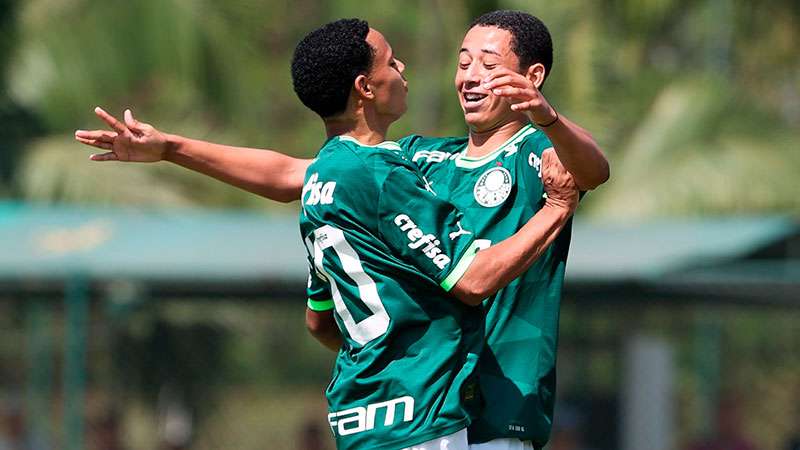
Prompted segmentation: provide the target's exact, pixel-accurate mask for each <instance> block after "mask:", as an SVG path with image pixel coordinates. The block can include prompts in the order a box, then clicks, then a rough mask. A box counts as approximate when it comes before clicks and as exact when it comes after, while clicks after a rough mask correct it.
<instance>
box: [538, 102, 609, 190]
mask: <svg viewBox="0 0 800 450" xmlns="http://www.w3.org/2000/svg"><path fill="white" fill-rule="evenodd" d="M542 131H544V132H545V134H547V137H548V138H549V139H550V142H552V143H553V149H554V150H555V151H556V154H558V159H560V160H561V163H562V164H563V165H564V167H565V168H566V169H567V171H568V172H569V173H571V174H572V177H573V178H574V179H575V184H577V185H578V188H579V189H580V190H582V191H588V190H590V189H594V188H596V187H597V186H600V185H601V184H603V183H605V182H606V180H608V177H609V166H608V160H607V159H606V157H605V155H604V154H603V151H602V150H600V147H599V146H598V145H597V143H596V142H595V140H594V138H593V137H592V135H591V134H589V132H588V131H586V130H584V129H583V128H581V127H580V126H578V125H577V124H576V123H574V122H572V121H570V120H569V119H567V118H566V117H564V116H560V117H559V120H557V121H556V122H555V123H554V124H553V125H550V126H549V127H546V128H543V129H542Z"/></svg>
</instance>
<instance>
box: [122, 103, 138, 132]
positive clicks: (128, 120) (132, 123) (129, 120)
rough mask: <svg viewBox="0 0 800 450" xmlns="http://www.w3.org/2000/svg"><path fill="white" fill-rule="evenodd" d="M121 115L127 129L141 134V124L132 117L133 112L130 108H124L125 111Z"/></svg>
mask: <svg viewBox="0 0 800 450" xmlns="http://www.w3.org/2000/svg"><path fill="white" fill-rule="evenodd" d="M123 117H124V118H125V125H127V126H128V129H130V130H131V131H134V132H136V133H137V134H141V132H142V129H141V124H140V123H139V121H138V120H136V119H134V118H133V112H131V110H130V109H126V110H125V113H123Z"/></svg>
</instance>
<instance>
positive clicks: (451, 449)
mask: <svg viewBox="0 0 800 450" xmlns="http://www.w3.org/2000/svg"><path fill="white" fill-rule="evenodd" d="M470 448H472V447H470V446H469V444H467V429H466V428H464V429H463V430H461V431H456V432H455V433H453V434H450V435H447V436H442V437H440V438H436V439H431V440H430V441H428V442H423V443H422V444H417V445H413V446H411V447H406V448H404V449H403V450H469V449H470Z"/></svg>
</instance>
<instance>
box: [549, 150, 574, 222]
mask: <svg viewBox="0 0 800 450" xmlns="http://www.w3.org/2000/svg"><path fill="white" fill-rule="evenodd" d="M542 184H544V191H545V193H546V194H547V201H546V202H545V205H546V206H551V207H556V208H563V209H565V210H568V211H569V212H570V213H573V212H575V209H576V208H577V207H578V198H579V196H578V186H577V185H576V184H575V180H574V179H573V178H572V175H571V174H570V173H569V172H567V169H565V168H564V166H563V165H562V164H561V161H560V160H559V159H558V155H556V152H555V150H553V149H552V148H549V149H547V150H545V151H544V153H542Z"/></svg>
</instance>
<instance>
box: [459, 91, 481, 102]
mask: <svg viewBox="0 0 800 450" xmlns="http://www.w3.org/2000/svg"><path fill="white" fill-rule="evenodd" d="M485 97H486V95H484V94H473V93H465V94H464V99H465V100H466V101H468V102H476V101H478V100H482V99H483V98H485Z"/></svg>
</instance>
